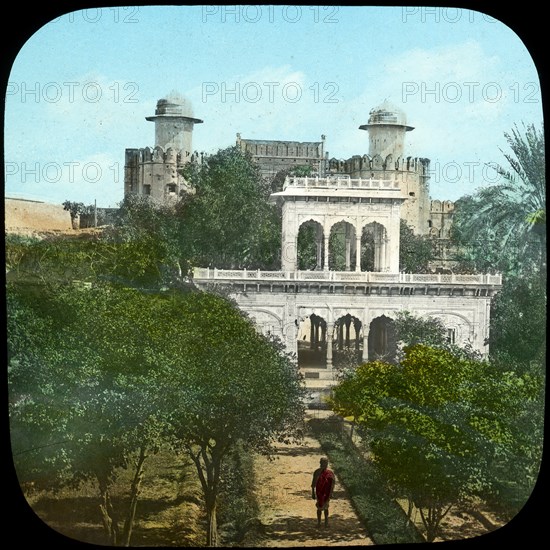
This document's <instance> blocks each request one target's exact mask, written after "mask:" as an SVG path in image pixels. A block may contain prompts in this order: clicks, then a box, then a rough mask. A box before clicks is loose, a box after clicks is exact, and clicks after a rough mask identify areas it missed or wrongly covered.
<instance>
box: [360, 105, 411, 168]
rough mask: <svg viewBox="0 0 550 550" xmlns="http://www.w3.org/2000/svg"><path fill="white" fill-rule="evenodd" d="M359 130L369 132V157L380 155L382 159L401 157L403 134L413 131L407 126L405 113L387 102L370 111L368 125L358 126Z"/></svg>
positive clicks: (403, 141)
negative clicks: (390, 156) (389, 156)
mask: <svg viewBox="0 0 550 550" xmlns="http://www.w3.org/2000/svg"><path fill="white" fill-rule="evenodd" d="M359 129H360V130H367V131H368V132H369V156H370V157H371V158H373V157H375V156H376V155H380V157H382V158H383V159H385V158H386V157H387V156H388V155H393V157H394V158H399V157H403V149H404V144H405V133H406V132H410V131H411V130H414V128H413V127H412V126H408V125H407V117H406V115H405V113H404V112H403V111H402V110H401V109H398V108H397V107H395V105H392V104H391V103H389V102H388V101H384V103H382V105H379V106H378V107H375V108H374V109H372V110H371V111H370V113H369V121H368V124H363V125H362V126H359Z"/></svg>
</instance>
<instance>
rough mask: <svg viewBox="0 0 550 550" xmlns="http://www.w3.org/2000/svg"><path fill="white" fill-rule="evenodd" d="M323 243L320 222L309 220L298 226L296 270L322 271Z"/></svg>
mask: <svg viewBox="0 0 550 550" xmlns="http://www.w3.org/2000/svg"><path fill="white" fill-rule="evenodd" d="M323 243H324V231H323V225H322V224H321V222H319V221H317V220H314V219H312V218H310V219H308V220H305V221H303V222H302V223H301V224H300V227H299V229H298V237H297V243H296V250H297V262H298V269H300V270H321V269H323V265H324V246H323Z"/></svg>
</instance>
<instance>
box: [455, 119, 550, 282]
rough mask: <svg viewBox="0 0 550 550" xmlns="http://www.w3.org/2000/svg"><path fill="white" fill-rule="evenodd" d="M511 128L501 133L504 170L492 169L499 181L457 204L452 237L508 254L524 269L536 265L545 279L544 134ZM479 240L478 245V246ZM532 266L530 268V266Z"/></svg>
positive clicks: (526, 127) (529, 128) (527, 128)
mask: <svg viewBox="0 0 550 550" xmlns="http://www.w3.org/2000/svg"><path fill="white" fill-rule="evenodd" d="M523 128H524V132H523V134H522V132H520V130H519V129H518V126H517V125H515V126H514V128H513V129H512V131H511V132H509V133H508V132H506V133H505V134H504V136H505V138H506V141H507V143H508V145H509V146H510V149H511V153H506V152H504V151H502V149H501V151H502V153H503V155H504V158H505V159H506V160H507V161H508V165H509V166H508V167H505V166H502V165H496V166H493V168H494V169H495V170H496V171H497V173H498V174H499V175H500V176H501V177H502V180H501V181H500V182H499V183H497V184H495V185H491V186H488V187H485V188H481V189H479V190H478V191H476V193H475V194H474V195H473V196H470V197H466V198H465V199H464V201H463V208H462V212H461V209H460V202H459V205H458V208H457V215H456V219H455V221H456V225H455V235H456V236H458V238H459V240H460V241H461V242H462V243H465V242H467V241H470V242H478V243H480V244H481V245H482V246H483V245H485V246H489V240H491V241H493V244H494V246H495V250H494V251H495V252H497V253H499V254H501V255H506V254H507V253H509V252H510V250H513V251H514V252H517V254H518V260H520V261H521V263H522V264H524V265H523V267H524V268H526V267H527V266H528V265H529V264H530V262H533V261H536V263H537V264H538V265H537V267H538V269H539V270H540V274H541V276H542V277H544V278H545V277H546V171H545V152H544V130H543V128H541V129H540V130H539V129H537V128H536V127H535V125H534V124H529V125H525V124H523ZM480 241H481V242H480ZM531 265H532V264H531Z"/></svg>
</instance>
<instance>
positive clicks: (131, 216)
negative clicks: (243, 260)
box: [101, 195, 192, 288]
mask: <svg viewBox="0 0 550 550" xmlns="http://www.w3.org/2000/svg"><path fill="white" fill-rule="evenodd" d="M182 210H183V203H182V202H179V203H176V204H174V205H173V204H165V203H161V202H159V203H157V202H155V201H153V200H152V199H151V198H150V197H147V196H140V195H128V196H126V197H125V198H124V200H123V201H122V202H121V204H120V208H119V211H118V214H117V216H116V220H115V223H114V224H113V226H111V227H110V228H108V229H107V230H106V231H105V233H104V235H103V238H102V240H101V244H102V249H103V250H102V253H103V256H104V261H103V263H102V269H103V273H104V277H108V278H109V279H110V280H112V281H114V282H118V283H119V284H123V285H129V286H146V287H149V288H159V287H161V286H164V285H173V284H178V283H181V282H182V281H184V280H185V279H186V277H187V276H188V275H189V273H190V269H191V266H190V261H189V260H190V258H189V256H187V255H186V248H187V245H186V242H187V240H188V239H189V238H190V235H191V234H192V232H191V231H190V230H189V228H188V224H187V222H186V220H184V216H183V212H182Z"/></svg>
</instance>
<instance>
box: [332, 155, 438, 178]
mask: <svg viewBox="0 0 550 550" xmlns="http://www.w3.org/2000/svg"><path fill="white" fill-rule="evenodd" d="M328 168H329V171H330V172H336V173H344V174H351V175H352V176H354V175H355V174H358V173H360V172H366V171H369V170H370V171H373V172H374V171H400V172H413V173H415V174H418V175H419V176H423V177H428V176H429V171H430V159H427V158H421V157H398V158H394V157H393V155H391V154H390V155H388V156H387V157H386V158H382V157H381V156H380V155H375V156H374V157H370V156H369V155H366V154H365V155H363V156H361V155H353V156H352V157H350V158H348V159H346V160H343V159H336V158H332V159H330V160H329V161H328Z"/></svg>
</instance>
